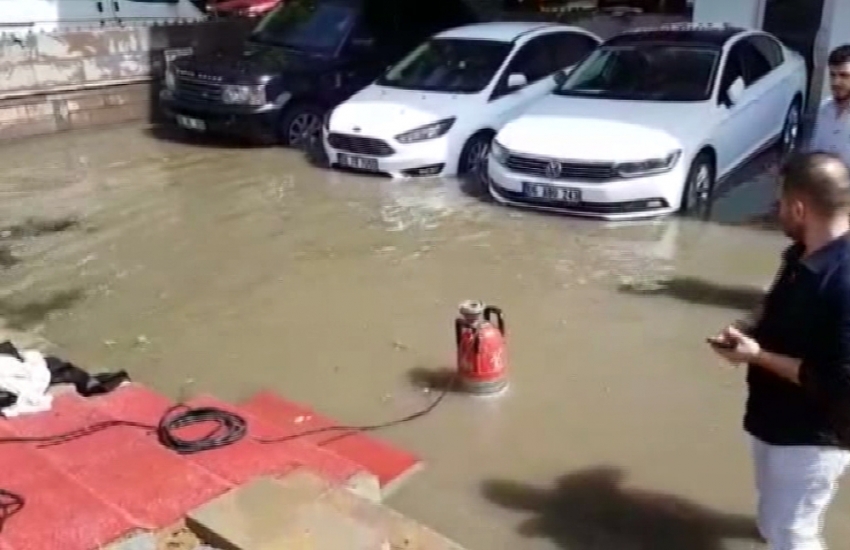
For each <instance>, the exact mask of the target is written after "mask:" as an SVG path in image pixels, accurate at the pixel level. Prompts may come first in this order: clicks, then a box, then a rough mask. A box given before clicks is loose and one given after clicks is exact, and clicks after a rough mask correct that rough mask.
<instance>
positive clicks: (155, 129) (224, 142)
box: [144, 123, 266, 149]
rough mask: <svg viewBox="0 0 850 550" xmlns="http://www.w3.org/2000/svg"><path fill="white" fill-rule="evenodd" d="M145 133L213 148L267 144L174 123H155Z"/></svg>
mask: <svg viewBox="0 0 850 550" xmlns="http://www.w3.org/2000/svg"><path fill="white" fill-rule="evenodd" d="M144 133H145V135H147V136H149V137H152V138H154V139H156V140H159V141H165V142H169V143H178V144H180V145H189V146H192V147H206V148H212V149H261V148H264V147H266V146H264V145H262V144H257V143H250V142H248V141H243V140H238V139H234V138H230V137H227V136H221V135H216V134H210V133H201V132H192V131H191V130H183V129H181V128H178V127H177V126H175V125H172V124H167V123H165V124H154V125H151V126H149V127H147V128H145V130H144Z"/></svg>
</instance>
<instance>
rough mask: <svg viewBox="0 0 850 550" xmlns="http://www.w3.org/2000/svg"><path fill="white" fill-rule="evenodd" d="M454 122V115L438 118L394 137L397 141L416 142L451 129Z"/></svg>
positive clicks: (432, 137) (443, 133)
mask: <svg viewBox="0 0 850 550" xmlns="http://www.w3.org/2000/svg"><path fill="white" fill-rule="evenodd" d="M454 123H455V118H454V117H451V118H444V119H443V120H438V121H437V122H432V123H431V124H426V125H425V126H420V127H419V128H414V129H413V130H410V131H408V132H404V133H403V134H399V135H397V136H396V137H395V139H396V140H397V141H398V142H399V143H416V142H417V141H426V140H429V139H435V138H438V137H440V136H443V135H445V133H446V132H448V131H449V130H451V128H452V126H453V125H454Z"/></svg>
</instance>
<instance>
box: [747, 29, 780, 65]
mask: <svg viewBox="0 0 850 550" xmlns="http://www.w3.org/2000/svg"><path fill="white" fill-rule="evenodd" d="M749 41H750V42H752V44H753V46H754V47H755V48H756V49H757V50H758V51H759V53H761V54H762V55H763V56H764V57H765V58H767V61H768V62H769V63H770V68H771V69H775V68H776V67H778V66H780V65H782V63H783V62H784V61H785V55H784V54H783V52H782V46H781V45H780V44H779V42H777V41H776V39H775V38H773V37H771V36H767V35H766V34H759V35H756V36H752V37H750V38H749Z"/></svg>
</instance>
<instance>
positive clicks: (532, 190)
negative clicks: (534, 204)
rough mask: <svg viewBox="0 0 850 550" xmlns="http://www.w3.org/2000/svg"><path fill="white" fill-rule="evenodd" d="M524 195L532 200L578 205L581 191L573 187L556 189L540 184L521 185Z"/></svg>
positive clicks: (553, 186)
mask: <svg viewBox="0 0 850 550" xmlns="http://www.w3.org/2000/svg"><path fill="white" fill-rule="evenodd" d="M522 187H523V192H524V193H525V195H526V196H527V197H529V198H532V199H542V200H547V201H555V202H566V203H571V204H575V203H579V202H581V189H576V188H575V187H558V186H555V185H545V184H542V183H528V182H525V183H523V184H522Z"/></svg>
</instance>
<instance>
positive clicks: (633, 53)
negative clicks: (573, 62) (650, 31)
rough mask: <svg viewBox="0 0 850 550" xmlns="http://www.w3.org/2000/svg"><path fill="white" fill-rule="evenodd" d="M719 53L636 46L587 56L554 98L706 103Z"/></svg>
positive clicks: (674, 46)
mask: <svg viewBox="0 0 850 550" xmlns="http://www.w3.org/2000/svg"><path fill="white" fill-rule="evenodd" d="M719 58H720V52H719V50H717V49H715V48H710V47H702V46H690V45H688V44H684V43H676V42H671V43H650V42H638V43H633V44H624V45H622V46H607V47H602V48H600V49H597V50H596V51H594V52H593V53H591V54H590V55H589V56H588V57H587V58H586V59H585V60H584V61H583V62H582V63H581V64H580V65H579V66H578V67H576V69H575V71H573V73H572V74H571V75H570V77H569V78H568V79H567V81H566V82H565V83H564V85H563V86H562V87H561V88H560V89H559V90H557V91H556V92H555V93H557V94H559V95H564V96H570V97H588V98H597V99H622V100H632V101H635V100H637V101H706V100H707V99H709V97H711V89H712V84H713V82H714V75H715V71H716V69H717V64H718V59H719Z"/></svg>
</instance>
